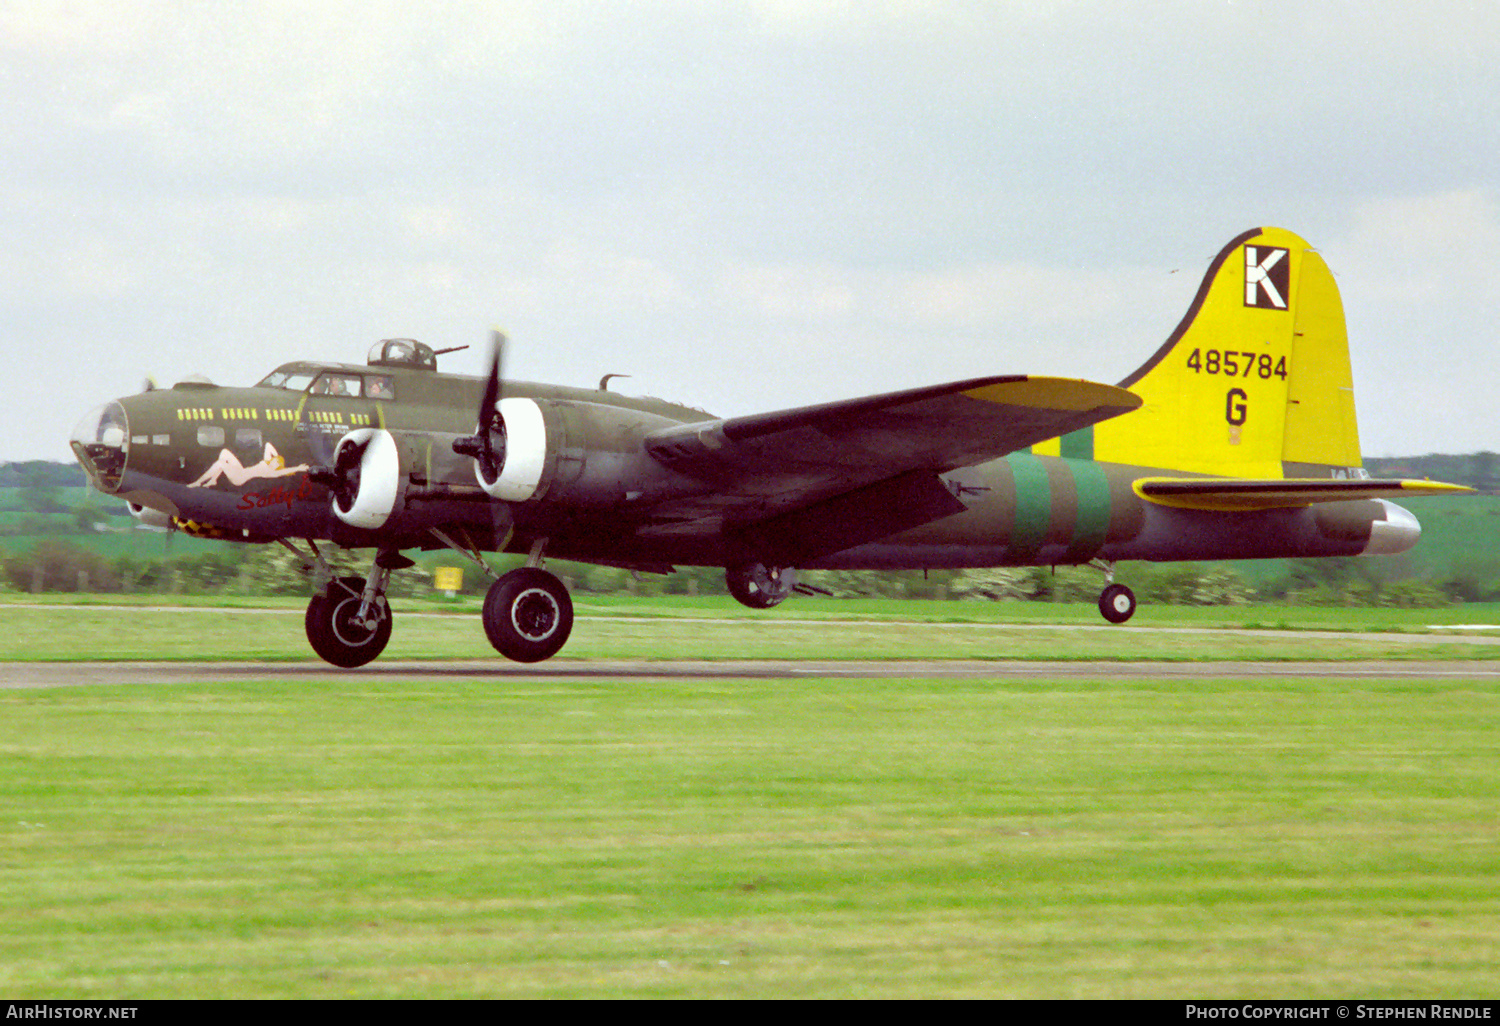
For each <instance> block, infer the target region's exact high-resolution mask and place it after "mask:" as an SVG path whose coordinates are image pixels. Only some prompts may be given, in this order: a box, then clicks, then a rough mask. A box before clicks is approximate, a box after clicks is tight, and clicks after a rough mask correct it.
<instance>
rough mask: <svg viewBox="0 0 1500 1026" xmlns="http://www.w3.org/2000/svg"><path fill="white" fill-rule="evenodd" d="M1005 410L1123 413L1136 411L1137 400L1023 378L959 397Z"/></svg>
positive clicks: (1090, 386)
mask: <svg viewBox="0 0 1500 1026" xmlns="http://www.w3.org/2000/svg"><path fill="white" fill-rule="evenodd" d="M962 394H963V395H966V396H968V397H969V398H970V399H979V400H982V401H984V402H989V403H999V404H1002V405H1005V406H1030V407H1032V408H1035V409H1042V410H1074V411H1080V412H1081V411H1084V410H1095V409H1098V408H1099V407H1101V406H1112V407H1118V408H1120V409H1123V410H1134V409H1138V408H1139V407H1140V405H1141V398H1140V396H1138V395H1136V394H1135V393H1134V392H1131V391H1129V390H1127V389H1124V388H1119V387H1117V386H1115V385H1104V384H1100V383H1099V382H1097V381H1084V380H1082V379H1081V378H1038V377H1027V379H1026V380H1025V381H1003V382H1000V383H998V384H994V385H985V386H983V387H982V388H974V389H970V390H969V391H967V392H964V393H962Z"/></svg>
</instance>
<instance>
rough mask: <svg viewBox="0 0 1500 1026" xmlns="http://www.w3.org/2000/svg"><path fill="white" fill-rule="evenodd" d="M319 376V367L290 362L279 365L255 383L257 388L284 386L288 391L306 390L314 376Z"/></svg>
mask: <svg viewBox="0 0 1500 1026" xmlns="http://www.w3.org/2000/svg"><path fill="white" fill-rule="evenodd" d="M317 376H318V368H316V367H302V366H298V365H294V364H288V365H287V366H285V367H277V368H276V369H275V370H273V371H272V372H271V373H269V374H267V375H266V376H265V377H264V378H262V379H261V380H260V381H258V382H256V383H255V387H256V388H284V389H286V390H287V391H288V392H305V391H307V386H308V385H310V384H312V380H313V378H315V377H317Z"/></svg>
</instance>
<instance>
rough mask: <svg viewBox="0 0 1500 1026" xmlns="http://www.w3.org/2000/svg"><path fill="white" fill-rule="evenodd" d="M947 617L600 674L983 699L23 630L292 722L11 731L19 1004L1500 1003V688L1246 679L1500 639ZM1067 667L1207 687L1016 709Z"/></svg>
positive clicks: (836, 615)
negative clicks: (962, 665)
mask: <svg viewBox="0 0 1500 1026" xmlns="http://www.w3.org/2000/svg"><path fill="white" fill-rule="evenodd" d="M945 605H948V606H950V607H957V608H956V609H950V610H949V612H948V613H947V614H942V611H933V610H928V609H925V608H924V607H923V605H922V604H916V605H914V606H911V607H906V608H905V612H906V615H904V616H902V615H901V614H902V609H896V610H894V611H893V610H891V609H889V608H885V607H884V606H883V605H880V604H866V605H861V604H858V603H825V604H818V603H807V604H805V605H803V606H801V608H800V609H799V610H798V611H797V612H796V614H795V615H792V614H791V613H788V614H785V615H783V614H782V613H781V612H780V611H778V612H777V613H775V614H772V616H770V617H767V618H762V619H760V620H757V621H754V622H752V623H751V624H750V626H748V627H747V626H744V625H743V619H744V618H743V617H740V616H738V615H737V614H734V613H732V612H731V611H730V610H728V609H719V608H717V607H716V606H715V605H714V604H713V603H712V602H706V601H705V602H700V603H698V604H677V605H675V606H674V605H673V604H670V603H658V604H653V603H643V604H642V605H641V606H640V607H639V610H640V612H641V613H644V614H646V615H632V613H631V612H630V611H629V609H627V608H621V609H616V608H613V607H611V606H599V607H594V608H589V607H581V608H580V613H581V614H583V615H584V616H585V617H586V619H584V620H583V621H581V622H580V624H579V625H578V627H577V628H576V629H575V641H574V643H573V644H572V645H570V648H569V650H568V654H570V655H575V656H583V657H586V658H590V659H602V658H621V657H632V658H643V657H649V654H650V653H654V654H655V655H656V656H657V657H666V658H704V659H718V660H733V659H735V658H736V657H744V656H747V655H755V656H757V657H765V656H768V655H787V656H788V657H789V658H793V657H804V656H806V657H812V656H816V657H819V658H856V657H857V658H862V659H869V658H898V657H899V658H943V657H944V655H943V653H947V657H953V656H957V655H962V656H963V657H964V658H990V659H995V660H996V661H995V663H994V674H993V676H992V677H985V678H983V679H951V678H948V679H904V678H896V679H891V678H881V679H842V678H840V679H833V678H812V679H803V678H800V677H798V678H796V679H786V680H766V679H756V680H748V679H735V678H714V679H692V678H686V679H684V678H678V679H671V680H653V679H632V680H629V681H615V680H600V679H570V678H568V677H566V676H564V677H554V678H550V679H546V680H524V679H523V680H512V679H496V678H493V677H491V678H488V679H484V678H481V677H480V676H478V675H476V676H475V677H473V678H470V677H467V676H465V675H462V674H460V675H457V676H455V677H453V678H452V679H447V680H443V681H440V682H433V681H420V682H409V681H406V682H403V681H398V682H389V681H385V680H380V679H376V678H373V677H361V676H360V675H359V674H358V673H355V674H349V675H337V676H332V677H329V678H326V679H320V680H319V681H318V682H316V683H307V682H304V681H296V682H288V681H286V680H279V679H278V676H277V669H278V666H281V665H284V664H285V663H286V662H287V661H288V660H293V659H296V660H303V659H306V658H307V653H306V652H305V649H303V647H302V646H303V645H304V642H303V641H302V638H301V636H300V610H299V609H298V608H297V607H296V606H295V605H293V604H287V605H286V607H285V608H284V609H281V608H272V609H270V610H241V611H237V612H229V613H226V612H224V611H222V610H215V611H204V610H197V611H193V610H188V611H183V610H175V611H156V610H149V611H148V610H143V609H125V610H121V609H118V608H108V607H99V608H95V609H82V610H80V609H61V608H57V607H50V606H25V607H23V608H6V609H3V610H0V636H3V637H4V638H7V639H9V640H7V641H5V642H4V645H6V646H9V648H0V654H3V657H4V658H5V659H7V660H12V661H13V660H16V659H47V660H65V659H111V658H115V659H118V658H150V659H169V660H176V659H200V658H206V657H209V656H210V655H217V656H220V657H223V658H233V659H252V660H265V661H266V672H265V675H264V678H263V679H257V680H234V681H229V682H224V681H215V680H211V679H208V680H204V681H201V682H198V681H194V682H190V683H172V684H165V683H164V684H150V685H120V686H89V685H87V684H83V685H81V686H75V687H67V688H51V689H16V688H10V689H5V688H0V705H3V709H4V712H3V715H0V750H3V752H4V756H5V760H4V765H5V767H6V769H5V772H4V774H3V776H0V788H3V802H0V810H3V811H0V846H3V851H4V856H3V858H0V910H3V916H0V992H3V993H6V994H7V995H9V996H11V997H12V998H39V997H54V998H57V997H73V998H117V999H123V998H142V999H144V998H172V997H234V998H243V997H249V998H256V997H302V998H341V997H366V998H369V997H621V996H632V997H1038V998H1048V997H1086V998H1119V997H1166V998H1180V997H1197V998H1212V997H1224V998H1255V997H1302V998H1320V997H1326V998H1334V997H1345V998H1347V997H1365V998H1437V997H1442V998H1461V997H1473V998H1487V997H1493V995H1494V994H1495V993H1496V991H1497V989H1500V883H1497V882H1496V881H1497V876H1500V874H1497V869H1500V866H1497V862H1500V837H1497V828H1500V809H1497V801H1496V799H1497V793H1500V759H1497V758H1496V756H1497V754H1500V753H1497V749H1500V742H1497V738H1500V732H1497V727H1500V698H1497V688H1500V684H1497V682H1496V681H1494V680H1492V679H1489V678H1481V677H1475V678H1472V679H1465V678H1451V677H1444V678H1442V679H1436V678H1434V679H1423V678H1408V679H1374V678H1368V679H1342V678H1341V679H1335V678H1331V677H1328V678H1324V677H1318V676H1308V677H1293V678H1284V677H1272V676H1269V675H1268V676H1266V677H1264V678H1260V679H1252V680H1245V679H1229V678H1224V677H1219V676H1216V675H1215V673H1214V668H1213V666H1212V661H1213V660H1216V659H1229V658H1235V659H1243V658H1259V659H1265V660H1272V661H1278V660H1301V659H1307V658H1314V659H1316V658H1323V659H1329V660H1335V661H1343V660H1351V659H1355V660H1357V659H1366V658H1392V659H1424V660H1426V659H1456V660H1474V659H1490V658H1493V657H1494V654H1495V653H1494V650H1493V648H1492V644H1500V638H1497V641H1496V642H1494V643H1492V642H1491V641H1490V640H1489V635H1488V634H1487V633H1485V632H1477V633H1476V632H1475V631H1473V630H1468V629H1466V630H1465V632H1464V636H1465V637H1466V638H1469V639H1470V640H1462V641H1457V642H1455V641H1453V640H1451V639H1447V638H1446V635H1445V634H1444V633H1443V632H1439V631H1432V630H1431V629H1430V627H1431V625H1432V624H1434V623H1439V622H1443V618H1444V617H1449V619H1448V620H1447V622H1449V623H1453V624H1457V623H1496V622H1500V615H1497V613H1496V611H1495V610H1492V609H1491V610H1484V609H1480V610H1476V609H1475V608H1474V607H1464V608H1463V610H1462V611H1456V610H1438V611H1432V610H1427V611H1418V612H1415V613H1412V612H1402V613H1400V614H1399V615H1398V614H1396V613H1390V614H1387V613H1386V612H1384V611H1368V610H1361V611H1357V612H1350V611H1338V610H1334V611H1321V610H1293V609H1278V610H1274V611H1268V610H1264V609H1262V610H1234V611H1215V612H1214V613H1212V615H1210V614H1209V613H1208V612H1204V611H1196V610H1149V609H1146V608H1143V609H1142V610H1141V612H1140V614H1138V616H1137V620H1136V621H1132V625H1134V624H1136V623H1137V622H1140V623H1141V624H1143V625H1145V626H1146V627H1148V628H1152V627H1154V628H1156V629H1154V630H1150V629H1148V630H1144V631H1143V630H1132V629H1130V628H1126V629H1123V630H1120V629H1114V630H1097V631H1096V630H1093V629H1092V628H1093V626H1094V624H1095V623H1096V622H1097V621H1096V619H1095V618H1096V617H1097V612H1093V613H1092V614H1090V610H1088V609H1082V608H1080V609H1073V608H1063V607H1046V606H1043V607H1040V611H1039V610H1038V609H1037V607H1020V606H1011V605H999V606H990V605H988V604H985V605H975V606H970V605H969V604H959V603H951V604H945ZM830 607H832V608H830ZM403 612H407V613H410V614H411V615H409V616H407V617H405V618H404V619H402V618H401V617H402V614H403ZM439 613H440V611H438V610H434V609H428V608H425V607H415V608H413V609H410V610H403V609H402V608H401V606H400V605H398V609H397V614H398V623H397V627H396V632H395V636H394V638H393V641H392V647H391V654H392V656H393V657H394V656H403V657H408V658H431V657H433V656H434V653H435V652H444V653H445V654H446V655H448V656H450V657H454V658H460V659H467V658H476V659H477V658H480V657H481V656H486V655H487V653H486V652H485V650H484V649H483V648H482V647H481V646H483V644H484V642H483V634H482V631H480V629H479V627H478V625H477V623H475V622H473V621H472V618H470V617H449V616H445V615H439ZM1018 613H1019V614H1021V615H1015V614H1018ZM1304 613H1305V614H1307V616H1306V617H1305V619H1300V620H1299V617H1301V615H1302V614H1304ZM419 614H433V615H419ZM1043 614H1046V615H1043ZM1377 614H1378V615H1377ZM940 615H948V616H949V617H950V619H948V620H943V619H938V618H937V617H938V616H940ZM952 616H961V617H966V618H967V619H961V620H953V619H951V617H952ZM1033 617H1034V619H1033ZM52 618H59V619H52ZM1007 620H1009V622H1012V623H1013V622H1015V621H1017V620H1020V621H1022V622H1023V623H1024V624H1025V625H1024V626H1022V627H1005V626H1003V623H1004V622H1007ZM717 621H722V622H717ZM1288 621H1291V622H1288ZM1246 623H1256V624H1259V625H1260V628H1259V629H1253V628H1252V629H1246V628H1245V624H1246ZM1085 628H1087V629H1085ZM34 631H36V632H40V633H30V632H34ZM1317 632H1331V633H1333V634H1336V635H1337V634H1340V633H1342V634H1344V635H1347V636H1341V637H1332V638H1330V637H1327V636H1325V634H1324V633H1317ZM28 633H30V636H31V640H30V641H29V642H24V641H22V640H18V639H21V638H22V636H23V635H26V634H28ZM470 636H472V640H473V649H472V651H471V650H470V649H469V648H468V647H465V646H467V645H468V644H469V642H468V641H464V640H462V639H464V638H469V637H470ZM403 639H404V640H403ZM966 639H969V640H966ZM402 646H404V648H403V647H402ZM819 646H821V647H819ZM955 646H957V647H958V648H959V649H960V651H953V649H954V647H955ZM1048 648H1050V649H1051V652H1052V656H1053V657H1056V656H1059V655H1061V656H1065V657H1068V658H1104V659H1111V658H1113V659H1169V660H1173V661H1196V660H1205V662H1204V663H1203V673H1202V674H1201V676H1200V675H1194V676H1188V677H1185V678H1182V677H1179V678H1174V679H1170V680H1167V679H1156V678H1151V677H1137V676H1134V675H1132V676H1119V677H1104V676H1089V677H1083V678H1076V677H1069V676H1064V675H1061V674H1060V675H1059V677H1058V678H1057V679H1055V680H1046V679H1043V680H1038V679H1035V678H1030V677H1014V676H1012V677H1007V675H1006V665H1005V659H1006V658H1028V659H1033V658H1046V657H1047V656H1045V655H1042V654H1040V652H1042V651H1044V650H1046V649H1048ZM752 649H753V651H752ZM767 649H769V650H770V651H767ZM1246 652H1254V653H1257V654H1255V655H1249V656H1247V655H1246V654H1245V653H1246ZM1309 652H1311V653H1321V655H1319V654H1312V655H1309V654H1308V653H1309ZM641 653H647V654H648V655H645V656H643V655H642V654H641ZM934 653H937V654H934ZM976 653H977V654H976ZM1231 653H1238V654H1231ZM205 676H211V675H210V674H205ZM4 681H5V669H4V667H3V666H0V684H3V683H4Z"/></svg>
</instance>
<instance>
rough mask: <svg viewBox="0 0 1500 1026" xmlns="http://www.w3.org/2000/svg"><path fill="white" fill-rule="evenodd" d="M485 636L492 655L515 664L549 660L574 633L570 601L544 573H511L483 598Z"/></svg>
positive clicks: (565, 591)
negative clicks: (493, 649) (492, 650)
mask: <svg viewBox="0 0 1500 1026" xmlns="http://www.w3.org/2000/svg"><path fill="white" fill-rule="evenodd" d="M483 617H484V633H485V634H486V635H487V636H488V637H489V639H490V644H491V645H494V646H495V651H497V652H499V653H500V654H501V655H503V656H505V658H507V659H513V660H515V661H516V662H518V663H539V662H541V661H542V660H543V659H550V658H552V657H553V656H554V655H556V654H557V653H558V651H559V650H560V649H561V648H562V647H563V645H565V644H566V643H567V641H568V635H569V634H571V633H572V631H573V600H572V599H571V598H569V597H568V589H567V588H565V587H563V583H562V581H559V580H558V579H557V578H556V577H554V576H552V575H551V574H549V573H548V572H547V571H545V570H541V569H538V568H536V567H523V568H521V569H520V570H512V571H511V572H510V573H508V574H506V575H505V576H504V577H502V578H500V579H499V580H498V581H496V582H495V583H494V584H492V585H490V590H489V594H488V595H486V596H485V597H484V613H483Z"/></svg>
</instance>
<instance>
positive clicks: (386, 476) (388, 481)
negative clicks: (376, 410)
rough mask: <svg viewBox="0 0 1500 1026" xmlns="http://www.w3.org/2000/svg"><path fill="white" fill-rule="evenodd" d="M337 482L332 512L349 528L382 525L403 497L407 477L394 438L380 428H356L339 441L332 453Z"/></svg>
mask: <svg viewBox="0 0 1500 1026" xmlns="http://www.w3.org/2000/svg"><path fill="white" fill-rule="evenodd" d="M333 465H334V469H335V471H336V472H337V474H338V476H339V483H338V484H337V486H336V487H334V489H333V512H334V515H335V516H337V517H338V518H339V519H340V520H342V521H343V522H344V523H346V524H348V525H349V526H350V527H362V528H364V529H366V530H371V531H373V530H375V529H377V528H379V527H382V526H384V524H385V522H386V521H387V520H389V519H390V517H391V514H392V513H394V512H395V511H396V509H397V507H398V505H399V504H400V503H401V501H402V499H403V498H404V496H405V491H406V488H405V485H406V475H404V474H403V473H402V472H401V452H400V447H399V446H397V444H396V439H395V438H394V437H392V435H391V433H390V432H389V431H386V430H384V429H382V428H357V429H355V430H353V431H350V432H349V433H348V434H347V435H345V436H344V437H343V438H342V439H340V440H339V444H338V448H337V449H335V450H334V454H333Z"/></svg>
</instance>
